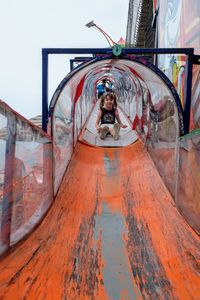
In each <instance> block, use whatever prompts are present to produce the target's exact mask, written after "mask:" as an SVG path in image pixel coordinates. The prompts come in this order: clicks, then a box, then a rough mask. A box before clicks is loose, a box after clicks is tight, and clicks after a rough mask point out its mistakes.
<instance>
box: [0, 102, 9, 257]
mask: <svg viewBox="0 0 200 300" xmlns="http://www.w3.org/2000/svg"><path fill="white" fill-rule="evenodd" d="M6 140H7V118H6V116H5V113H4V111H3V109H2V108H1V106H0V230H1V231H0V232H1V233H0V253H2V250H3V248H4V247H5V246H4V245H3V242H2V232H3V226H4V225H3V220H2V215H3V196H4V178H5V157H6Z"/></svg>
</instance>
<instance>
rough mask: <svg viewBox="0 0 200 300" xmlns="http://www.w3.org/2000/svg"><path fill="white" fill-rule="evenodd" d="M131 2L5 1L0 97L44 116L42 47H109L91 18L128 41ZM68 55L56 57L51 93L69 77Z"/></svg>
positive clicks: (0, 19)
mask: <svg viewBox="0 0 200 300" xmlns="http://www.w3.org/2000/svg"><path fill="white" fill-rule="evenodd" d="M128 2H129V0H101V1H95V0H71V1H70V0H6V1H3V0H0V3H1V8H0V39H1V46H0V99H1V100H3V101H5V102H6V103H7V104H8V105H10V106H11V107H12V108H13V109H15V110H16V111H17V112H19V113H20V114H22V115H23V116H25V117H26V118H30V117H33V116H36V115H38V114H41V106H42V104H41V101H42V100H41V98H42V96H41V94H42V88H41V84H42V81H41V76H42V72H41V70H42V55H41V49H42V48H48V47H49V48H59V47H61V48H71V47H75V48H76V47H78V48H79V47H80V48H82V47H91V48H92V47H94V48H95V47H107V46H108V43H107V41H106V39H105V38H104V36H103V35H102V34H101V33H100V32H98V31H97V30H95V29H93V28H90V29H88V28H87V27H85V24H86V23H88V22H89V21H91V20H94V21H95V23H96V24H97V25H98V26H100V27H101V28H102V29H103V30H105V31H106V32H107V33H108V34H109V35H110V36H111V37H112V39H113V40H114V41H116V42H117V41H118V40H119V39H120V37H121V36H122V37H123V38H124V39H125V37H126V24H127V14H128ZM67 60H68V58H66V56H63V55H54V56H51V59H50V88H49V90H50V95H49V97H50V98H51V96H52V94H53V91H54V90H55V89H56V87H57V86H58V84H59V83H60V81H61V80H62V79H63V77H64V76H65V75H66V74H67V73H68V71H69V69H68V65H67Z"/></svg>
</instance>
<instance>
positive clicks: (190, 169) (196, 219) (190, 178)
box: [175, 129, 200, 234]
mask: <svg viewBox="0 0 200 300" xmlns="http://www.w3.org/2000/svg"><path fill="white" fill-rule="evenodd" d="M199 153H200V129H197V130H194V131H193V132H191V133H190V134H187V135H186V136H183V137H181V138H180V139H179V142H178V155H177V177H176V195H175V202H176V206H177V208H178V209H179V211H180V213H181V214H182V215H183V216H184V217H185V219H186V220H187V222H188V223H189V224H190V226H191V227H193V228H194V229H195V230H196V231H197V232H198V233H199V234H200V198H199V195H200V157H199Z"/></svg>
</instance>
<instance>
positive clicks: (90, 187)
mask: <svg viewBox="0 0 200 300" xmlns="http://www.w3.org/2000/svg"><path fill="white" fill-rule="evenodd" d="M199 249H200V239H199V236H198V235H197V234H196V233H195V232H194V231H193V230H192V229H191V228H190V227H189V226H188V225H187V223H186V222H185V221H184V219H183V217H182V216H181V215H180V214H179V212H178V211H177V209H176V207H175V205H174V202H173V199H172V197H171V196H170V194H169V192H168V190H167V189H166V187H165V185H164V184H163V182H162V180H161V177H160V176H159V174H158V172H157V170H156V168H155V166H154V164H153V162H152V160H151V158H150V156H149V154H148V153H147V151H146V150H145V148H144V146H143V145H142V143H141V142H140V141H137V142H136V143H134V144H133V145H131V146H128V147H124V148H98V147H91V146H88V145H85V144H84V143H81V142H79V143H78V144H77V146H76V149H75V152H74V154H73V156H72V160H71V162H70V164H69V167H68V168H67V171H66V174H65V177H64V179H63V182H62V185H61V187H60V190H59V192H58V195H57V197H56V199H55V202H54V203H53V205H52V207H51V209H50V210H49V212H48V214H47V215H46V217H45V218H44V220H43V221H42V222H41V223H40V225H39V226H38V227H37V228H36V229H35V230H34V231H33V233H32V234H31V235H30V236H29V237H28V238H27V239H26V240H24V241H22V242H21V243H20V244H19V245H17V246H16V249H15V250H14V251H12V252H11V253H10V254H9V255H7V256H6V257H5V258H4V259H3V260H2V261H1V263H0V299H3V300H6V299H9V300H13V299H28V300H30V299H34V300H36V299H37V300H40V299H56V300H57V299H58V300H59V299H69V300H71V299H115V300H116V299H181V300H183V299H190V300H191V299H200V276H199V264H200V253H199Z"/></svg>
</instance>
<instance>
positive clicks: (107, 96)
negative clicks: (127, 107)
mask: <svg viewBox="0 0 200 300" xmlns="http://www.w3.org/2000/svg"><path fill="white" fill-rule="evenodd" d="M116 119H117V122H118V123H116ZM99 123H100V126H99ZM120 127H122V128H126V127H127V125H124V124H122V122H121V120H120V117H119V112H118V109H117V101H116V96H115V94H113V93H104V94H103V96H101V99H100V110H99V113H98V116H97V120H96V129H97V131H98V132H99V136H100V139H102V140H103V139H104V138H105V137H106V136H107V135H108V134H109V133H110V134H111V135H112V136H113V138H114V140H118V139H119V131H120Z"/></svg>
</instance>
